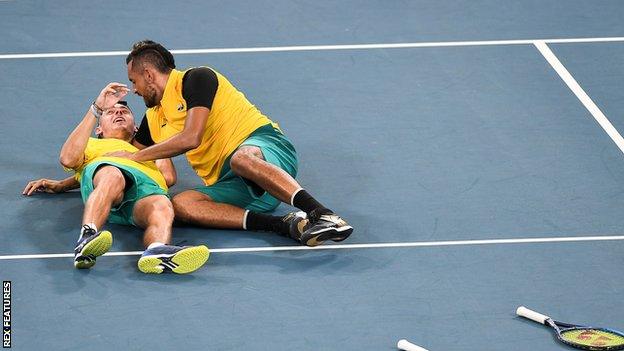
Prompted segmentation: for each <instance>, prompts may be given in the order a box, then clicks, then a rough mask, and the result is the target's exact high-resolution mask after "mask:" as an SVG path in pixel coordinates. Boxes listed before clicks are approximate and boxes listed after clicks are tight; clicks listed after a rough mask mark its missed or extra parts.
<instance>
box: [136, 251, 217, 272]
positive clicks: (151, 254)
mask: <svg viewBox="0 0 624 351" xmlns="http://www.w3.org/2000/svg"><path fill="white" fill-rule="evenodd" d="M209 255H210V251H209V250H208V248H207V247H206V246H204V245H199V246H182V247H181V246H173V245H161V246H158V247H155V248H152V249H147V250H145V251H144V252H143V254H142V255H141V258H140V259H139V262H138V266H139V270H140V271H141V272H143V273H154V274H160V273H163V272H165V273H178V274H185V273H191V272H193V271H195V270H197V269H199V267H201V266H203V265H204V263H206V261H208V256H209Z"/></svg>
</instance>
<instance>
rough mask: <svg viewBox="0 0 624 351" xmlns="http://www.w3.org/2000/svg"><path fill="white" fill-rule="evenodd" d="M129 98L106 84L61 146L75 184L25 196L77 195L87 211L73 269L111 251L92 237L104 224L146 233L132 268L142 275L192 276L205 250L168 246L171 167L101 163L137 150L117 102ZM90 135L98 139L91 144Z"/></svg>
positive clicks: (106, 239) (43, 183) (38, 187)
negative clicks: (115, 154) (77, 191)
mask: <svg viewBox="0 0 624 351" xmlns="http://www.w3.org/2000/svg"><path fill="white" fill-rule="evenodd" d="M127 93H128V88H127V87H126V86H125V85H123V84H118V83H110V84H109V85H107V86H106V88H104V89H103V90H102V92H101V93H100V95H99V96H98V98H97V99H96V100H95V102H94V103H93V104H92V105H91V107H90V108H89V111H88V112H87V113H86V114H85V116H84V118H83V120H82V122H80V124H78V126H77V127H76V128H75V129H74V131H73V132H72V133H71V134H70V135H69V137H68V138H67V140H66V141H65V144H64V145H63V148H62V150H61V156H60V161H61V164H62V165H63V166H64V167H65V168H66V170H73V171H74V172H75V176H74V177H70V178H67V179H64V180H62V181H56V180H48V179H40V180H37V181H32V182H30V183H28V185H27V186H26V188H25V189H24V195H31V194H33V193H34V192H47V193H59V192H64V191H67V190H70V189H76V188H80V192H81V194H82V199H83V201H84V203H85V209H84V214H83V218H82V229H81V231H80V238H79V239H78V242H77V244H76V248H75V249H74V253H75V257H74V266H75V267H76V268H91V267H93V265H94V264H95V261H96V258H97V257H98V256H101V255H103V254H104V253H106V252H107V251H108V250H109V249H110V247H111V245H112V243H113V237H112V234H111V233H110V232H109V231H106V230H102V231H100V230H98V229H99V228H102V226H103V225H104V223H105V222H106V219H108V221H109V222H111V223H117V224H126V225H135V226H138V227H141V228H144V229H145V234H144V236H143V244H144V245H145V247H146V248H147V249H146V250H145V252H144V253H143V255H141V258H140V259H139V262H138V266H139V269H140V270H141V271H142V272H144V273H162V272H173V273H190V272H192V271H194V270H196V269H198V268H199V267H201V266H202V265H203V264H204V263H205V262H206V260H208V255H209V252H208V248H207V247H206V246H203V245H200V246H185V247H179V246H172V245H168V243H170V241H171V228H172V224H173V218H174V214H173V206H172V204H171V201H170V199H169V195H168V193H167V190H168V186H171V185H173V184H175V182H176V171H175V168H174V166H173V163H172V162H171V160H170V159H162V160H156V161H148V162H135V161H131V160H128V159H123V158H118V157H109V156H107V154H108V153H110V152H114V151H122V150H123V151H130V152H135V151H137V149H136V147H134V146H133V145H132V144H131V143H132V140H133V138H134V134H135V132H136V130H137V128H136V126H135V124H134V117H133V115H132V112H131V111H130V109H129V108H128V107H127V105H126V103H125V102H123V101H120V99H121V98H123V97H124V96H125V95H126V94H127ZM98 122H99V123H98ZM94 128H95V133H96V134H97V135H98V138H97V139H96V138H92V137H91V133H92V131H93V130H94Z"/></svg>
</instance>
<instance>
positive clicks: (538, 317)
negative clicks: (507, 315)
mask: <svg viewBox="0 0 624 351" xmlns="http://www.w3.org/2000/svg"><path fill="white" fill-rule="evenodd" d="M516 314H517V315H518V316H522V317H524V318H528V319H530V320H532V321H535V322H537V323H540V324H546V320H547V319H550V317H548V316H546V315H543V314H541V313H538V312H535V311H533V310H530V309H528V308H526V307H524V306H520V307H518V309H517V310H516Z"/></svg>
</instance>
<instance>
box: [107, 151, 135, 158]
mask: <svg viewBox="0 0 624 351" xmlns="http://www.w3.org/2000/svg"><path fill="white" fill-rule="evenodd" d="M104 156H108V157H121V158H127V159H129V160H132V157H133V156H134V154H133V153H132V152H129V151H113V152H109V153H107V154H106V155H104Z"/></svg>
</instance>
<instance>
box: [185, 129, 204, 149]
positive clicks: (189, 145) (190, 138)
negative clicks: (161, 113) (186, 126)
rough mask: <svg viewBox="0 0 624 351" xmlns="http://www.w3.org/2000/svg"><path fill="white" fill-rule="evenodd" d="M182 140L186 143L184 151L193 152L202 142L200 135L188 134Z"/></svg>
mask: <svg viewBox="0 0 624 351" xmlns="http://www.w3.org/2000/svg"><path fill="white" fill-rule="evenodd" d="M184 140H185V141H186V143H185V144H186V145H185V149H186V151H189V150H193V149H196V148H198V147H199V145H201V142H202V134H200V133H188V134H187V135H185V138H184Z"/></svg>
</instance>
